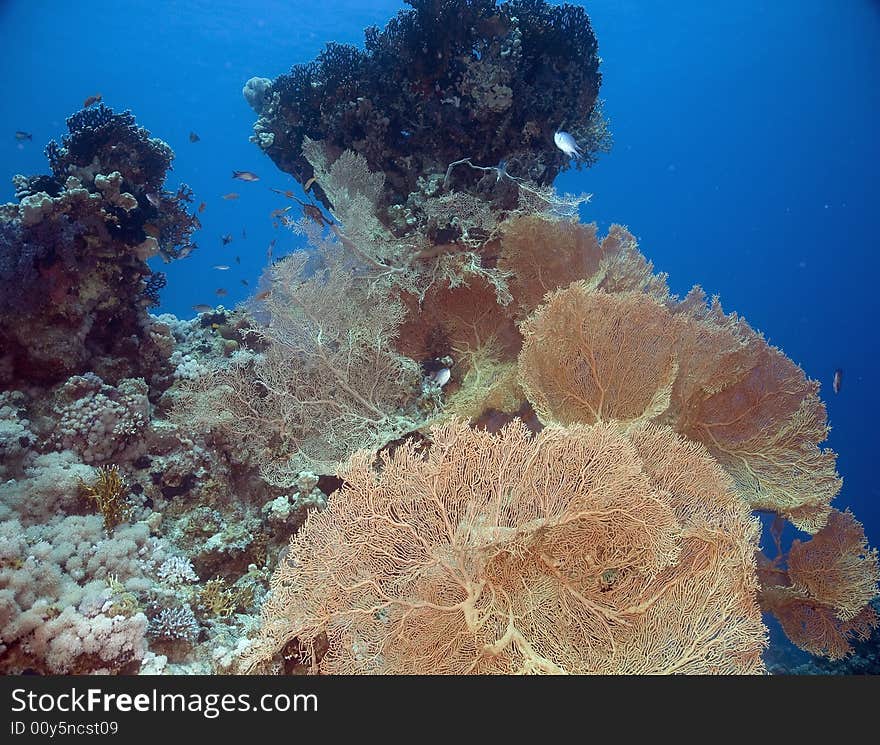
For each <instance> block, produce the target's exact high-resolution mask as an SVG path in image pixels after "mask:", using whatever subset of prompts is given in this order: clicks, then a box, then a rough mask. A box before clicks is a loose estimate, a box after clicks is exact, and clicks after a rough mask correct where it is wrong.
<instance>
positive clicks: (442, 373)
mask: <svg viewBox="0 0 880 745" xmlns="http://www.w3.org/2000/svg"><path fill="white" fill-rule="evenodd" d="M431 377H432V378H433V380H434V382H435V383H436V384H437V385H439V386H440V387H441V388H442V387H443V386H444V385H446V384H447V383H448V382H449V378H451V377H452V373H451V372H450V371H449V368H448V367H441V368H440V369H439V370H437V372H435V373H434V374H433V375H432V376H431Z"/></svg>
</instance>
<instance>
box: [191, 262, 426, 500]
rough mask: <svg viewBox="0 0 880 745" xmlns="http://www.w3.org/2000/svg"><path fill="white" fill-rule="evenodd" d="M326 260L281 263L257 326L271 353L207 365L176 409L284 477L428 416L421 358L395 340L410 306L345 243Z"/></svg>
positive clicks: (394, 434)
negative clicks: (419, 403) (386, 289)
mask: <svg viewBox="0 0 880 745" xmlns="http://www.w3.org/2000/svg"><path fill="white" fill-rule="evenodd" d="M322 259H323V261H324V262H325V263H324V266H322V267H320V268H318V269H317V270H315V271H313V272H311V273H310V272H309V271H307V265H308V264H309V261H310V256H309V254H307V253H306V252H300V253H296V254H293V255H292V256H289V257H287V258H285V259H284V260H283V261H280V262H278V263H277V264H276V265H275V266H274V267H273V269H272V277H271V279H272V290H271V293H270V295H269V297H267V298H266V299H265V310H266V311H267V312H268V314H269V321H268V324H267V325H266V326H265V327H263V328H260V329H258V330H255V331H254V332H253V333H254V335H259V336H260V337H261V339H262V342H263V344H264V346H265V352H263V353H262V354H260V355H258V356H257V357H256V358H254V359H248V360H246V361H245V362H244V363H242V362H238V361H236V360H233V361H232V363H231V364H229V365H225V366H223V367H221V368H219V369H216V370H211V371H206V374H205V375H202V376H200V377H198V378H196V379H195V380H193V381H191V383H190V384H189V385H188V386H186V391H185V392H184V393H183V394H182V395H181V398H180V400H179V402H178V405H177V410H176V412H175V417H176V418H178V419H179V421H180V422H181V423H182V424H184V423H185V424H187V425H188V426H191V425H195V426H203V427H210V428H219V429H221V430H223V431H224V432H227V433H229V434H232V435H233V436H234V437H235V438H236V439H237V440H238V441H240V442H242V443H243V444H244V445H245V446H246V448H247V449H248V451H249V452H250V454H251V457H252V459H253V460H254V462H255V463H256V464H257V465H259V467H260V471H261V473H262V475H263V477H264V478H265V479H266V480H267V481H269V482H270V483H273V484H277V485H280V486H290V485H293V484H295V483H296V482H297V480H298V479H299V476H300V473H301V472H302V471H305V470H313V471H316V472H317V473H333V471H334V470H335V469H336V467H337V466H338V465H339V463H341V462H343V461H345V460H346V459H347V458H348V457H349V455H351V453H353V452H354V451H355V450H357V449H359V448H362V447H380V446H382V445H384V444H386V443H387V442H389V441H391V440H394V439H396V438H398V437H400V436H401V435H403V434H405V433H407V432H409V431H411V430H413V429H416V428H418V427H419V426H420V425H421V424H422V416H421V415H420V414H419V412H418V411H417V410H416V408H415V399H416V398H417V396H418V392H419V385H420V382H421V376H420V374H419V369H418V366H417V365H416V363H415V362H414V361H413V360H411V359H409V358H407V357H405V356H403V355H401V354H399V353H398V352H397V351H396V350H395V349H394V340H395V337H396V335H397V333H398V328H399V326H400V322H401V320H402V317H403V308H402V306H401V305H400V303H399V302H395V300H394V298H392V297H389V296H387V295H385V296H383V295H382V294H379V293H375V294H374V293H372V292H371V291H370V288H369V287H368V285H366V284H364V283H363V282H358V281H357V277H356V275H355V274H354V273H353V272H352V271H351V265H350V263H346V259H345V255H344V253H343V252H342V251H340V250H339V248H338V247H336V248H333V247H332V246H327V247H325V252H324V254H323V256H322Z"/></svg>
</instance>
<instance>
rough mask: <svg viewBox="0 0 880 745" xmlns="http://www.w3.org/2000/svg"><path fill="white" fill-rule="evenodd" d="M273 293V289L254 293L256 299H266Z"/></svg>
mask: <svg viewBox="0 0 880 745" xmlns="http://www.w3.org/2000/svg"><path fill="white" fill-rule="evenodd" d="M271 294H272V290H263V291H262V292H258V293H257V294H256V295H254V300H265V299H266V298H267V297H269V295H271Z"/></svg>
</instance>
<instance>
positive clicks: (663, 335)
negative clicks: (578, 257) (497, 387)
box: [519, 282, 680, 425]
mask: <svg viewBox="0 0 880 745" xmlns="http://www.w3.org/2000/svg"><path fill="white" fill-rule="evenodd" d="M679 325H680V324H679V321H678V320H677V319H676V318H675V317H673V315H672V314H671V313H670V312H669V311H668V310H667V309H666V308H665V307H664V306H663V305H661V304H660V303H659V302H658V301H657V300H655V299H653V298H652V297H650V296H649V295H645V294H642V293H639V292H627V293H621V294H615V295H610V294H608V293H605V292H602V291H594V290H593V289H591V288H590V286H589V284H588V283H587V282H575V283H573V284H571V285H570V286H569V287H567V288H566V289H563V290H557V291H556V292H555V293H553V294H551V295H549V296H548V297H547V302H546V304H545V305H543V306H541V308H539V309H538V310H537V311H536V312H535V313H533V314H532V315H531V316H529V318H527V319H526V320H525V321H524V322H523V323H522V324H521V326H520V330H521V331H522V334H523V349H522V352H521V353H520V356H519V370H520V380H521V382H522V386H523V389H524V391H525V392H526V396H527V397H528V399H529V401H530V402H531V404H532V406H534V408H535V411H536V412H537V414H538V416H539V417H540V419H541V421H542V422H543V423H544V424H551V423H553V424H563V425H565V424H571V423H576V422H578V423H584V424H592V423H594V422H597V421H609V420H612V419H614V420H619V421H623V422H633V421H649V420H651V419H653V418H655V417H657V416H659V415H660V414H662V413H663V412H664V411H666V409H667V408H668V406H669V402H670V395H671V391H672V385H673V383H674V381H675V379H676V376H677V374H678V361H677V359H676V355H675V340H676V338H677V335H678V326H679Z"/></svg>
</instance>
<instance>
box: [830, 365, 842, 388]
mask: <svg viewBox="0 0 880 745" xmlns="http://www.w3.org/2000/svg"><path fill="white" fill-rule="evenodd" d="M842 382H843V370H841V369H840V368H839V367H838V368H837V369H836V370H835V371H834V382H832V383H831V388H832V389H833V390H834V392H835V393H840V384H841V383H842Z"/></svg>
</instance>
